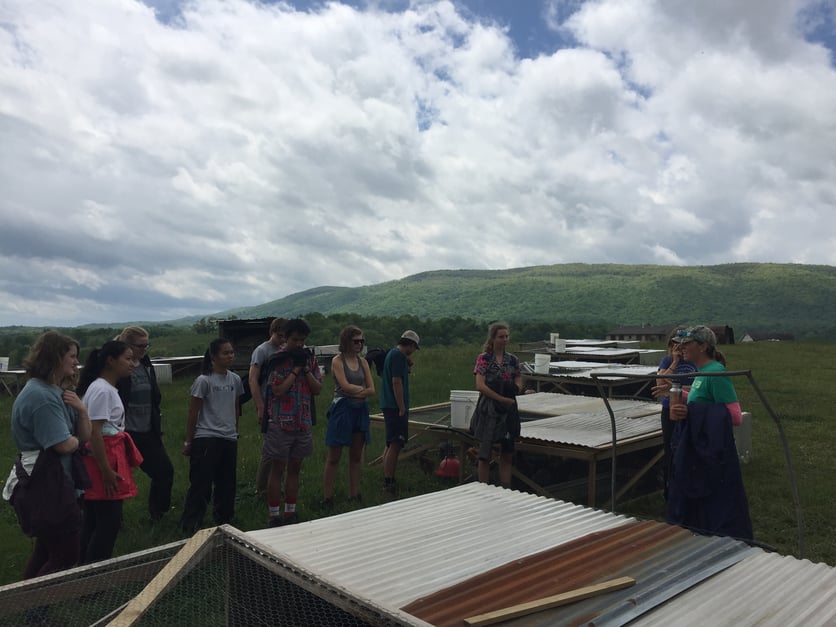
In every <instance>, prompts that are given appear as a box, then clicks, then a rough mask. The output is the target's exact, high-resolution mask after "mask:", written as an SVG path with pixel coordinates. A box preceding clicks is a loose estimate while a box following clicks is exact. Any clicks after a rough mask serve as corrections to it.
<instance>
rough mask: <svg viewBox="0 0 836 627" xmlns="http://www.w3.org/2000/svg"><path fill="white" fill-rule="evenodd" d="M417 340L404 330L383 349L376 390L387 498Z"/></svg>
mask: <svg viewBox="0 0 836 627" xmlns="http://www.w3.org/2000/svg"><path fill="white" fill-rule="evenodd" d="M419 341H420V340H419V338H418V334H417V333H416V332H415V331H409V330H407V331H404V332H403V333H402V334H401V338H400V339H399V340H398V345H397V346H395V348H393V349H391V350H390V351H389V352H388V353H386V361H384V362H383V375H382V376H381V387H382V390H381V394H380V409H381V411H382V412H383V420H384V422H385V425H386V449H385V450H384V452H383V494H384V496H387V497H390V498H391V497H395V496H397V487H396V484H395V468H396V467H397V465H398V455H400V452H401V449H402V448H403V447H404V445H405V444H406V440H407V436H408V425H409V372H410V368H411V367H412V360H411V359H410V356H411V355H412V353H414V352H415V351H417V350H418V349H419V345H418V344H419Z"/></svg>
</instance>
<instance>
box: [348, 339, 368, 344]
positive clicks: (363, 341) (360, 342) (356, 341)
mask: <svg viewBox="0 0 836 627" xmlns="http://www.w3.org/2000/svg"><path fill="white" fill-rule="evenodd" d="M351 341H352V342H354V343H355V344H365V343H366V340H364V339H359V340H351Z"/></svg>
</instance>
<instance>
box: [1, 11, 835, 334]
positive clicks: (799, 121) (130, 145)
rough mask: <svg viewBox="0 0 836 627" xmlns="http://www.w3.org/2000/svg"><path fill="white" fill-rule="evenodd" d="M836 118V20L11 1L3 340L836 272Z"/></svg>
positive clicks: (827, 15) (6, 35) (6, 51)
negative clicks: (298, 298) (804, 267)
mask: <svg viewBox="0 0 836 627" xmlns="http://www.w3.org/2000/svg"><path fill="white" fill-rule="evenodd" d="M834 111H836V0H735V1H734V2H729V1H728V0H701V1H700V2H694V1H693V0H517V1H511V0H461V1H456V2H449V1H433V2H428V1H425V0H412V1H406V0H391V1H390V0H376V1H362V0H357V1H353V2H344V3H340V2H329V3H322V2H305V1H301V0H299V1H296V2H280V3H273V2H261V3H256V2H250V1H245V0H223V1H219V0H189V1H185V2H178V1H174V0H145V1H144V2H141V1H140V0H83V1H78V2H66V1H65V0H40V1H39V2H32V1H31V0H0V326H5V325H14V324H21V325H30V326H73V325H78V324H86V323H99V322H102V323H104V322H120V321H135V320H142V321H156V320H171V319H175V318H179V317H182V316H187V315H209V314H213V313H215V312H219V311H222V310H225V309H229V308H233V307H241V306H249V305H256V304H260V303H264V302H267V301H271V300H274V299H277V298H281V297H283V296H286V295H288V294H293V293H296V292H299V291H302V290H306V289H309V288H313V287H318V286H323V285H333V286H349V287H356V286H363V285H372V284H376V283H380V282H382V281H387V280H392V279H399V278H403V277H405V276H409V275H411V274H415V273H418V272H423V271H428V270H440V269H462V268H473V269H504V268H514V267H522V266H531V265H546V264H561V263H575V262H583V263H624V264H664V265H713V264H720V263H735V262H780V263H803V264H825V265H836V226H834V222H836V216H834V206H836V149H834V146H836V115H834ZM497 297H498V298H501V294H498V295H497ZM405 313H409V312H405Z"/></svg>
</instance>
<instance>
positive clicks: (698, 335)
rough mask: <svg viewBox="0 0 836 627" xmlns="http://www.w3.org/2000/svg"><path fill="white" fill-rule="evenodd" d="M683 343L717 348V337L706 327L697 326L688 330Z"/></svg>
mask: <svg viewBox="0 0 836 627" xmlns="http://www.w3.org/2000/svg"><path fill="white" fill-rule="evenodd" d="M682 341H683V342H699V343H700V344H708V345H709V346H717V336H716V335H714V331H712V330H711V329H709V328H708V327H706V326H703V325H698V326H695V327H691V328H690V329H688V332H687V333H686V334H685V337H684V338H683V339H682Z"/></svg>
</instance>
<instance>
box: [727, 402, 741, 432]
mask: <svg viewBox="0 0 836 627" xmlns="http://www.w3.org/2000/svg"><path fill="white" fill-rule="evenodd" d="M726 409H728V410H729V415H730V416H731V423H732V425H734V426H735V427H739V426H740V425H742V424H743V411H741V409H740V402H739V401H734V402H733V403H726Z"/></svg>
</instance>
